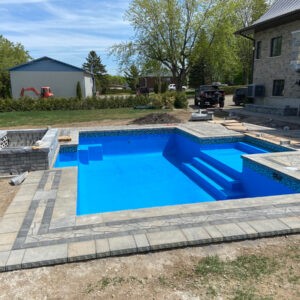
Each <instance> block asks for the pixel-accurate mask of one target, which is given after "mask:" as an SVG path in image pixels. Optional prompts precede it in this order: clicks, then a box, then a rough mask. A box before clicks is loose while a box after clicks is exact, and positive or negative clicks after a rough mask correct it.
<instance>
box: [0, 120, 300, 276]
mask: <svg viewBox="0 0 300 300" xmlns="http://www.w3.org/2000/svg"><path fill="white" fill-rule="evenodd" d="M211 125H212V127H210V125H205V126H208V127H207V128H213V129H211V130H210V134H211V136H213V134H214V131H218V132H219V133H220V135H219V136H224V132H222V131H219V130H220V128H219V127H214V126H213V124H211ZM170 126H171V125H169V127H170ZM172 126H173V125H172ZM205 126H204V127H205ZM159 127H162V126H159ZM159 127H158V126H146V127H142V128H148V129H149V128H159ZM167 127H168V126H165V127H163V128H167ZM113 128H114V129H121V128H120V127H113ZM122 128H123V127H122ZM129 128H130V129H133V127H132V126H131V127H129ZM134 128H136V127H134ZM138 128H141V127H138ZM180 128H181V129H184V130H186V131H187V132H190V133H193V134H195V132H196V131H197V130H195V128H192V127H188V126H187V125H182V126H180ZM102 129H103V128H97V130H102ZM108 129H110V130H111V129H112V127H108ZM81 130H82V129H78V130H74V132H73V133H72V134H73V135H74V136H76V134H75V131H77V134H78V131H81ZM89 130H90V131H93V130H95V128H94V129H93V128H89ZM202 130H203V128H202ZM200 131H201V130H200ZM226 133H227V135H228V136H230V135H232V132H231V131H227V130H226ZM197 135H200V136H201V135H202V136H204V134H203V133H201V132H200V133H199V132H198V133H197ZM225 135H226V134H225ZM233 135H235V136H237V135H239V136H240V134H233ZM205 136H206V137H207V133H206V135H205ZM73 142H74V141H73ZM275 154H276V155H278V153H275ZM280 154H281V156H282V155H283V154H282V153H280ZM276 155H275V156H276ZM294 155H295V156H300V152H295V154H294ZM286 156H288V157H290V153H288V155H286ZM270 157H271V159H272V156H269V155H268V159H269V158H270ZM273 158H274V156H273ZM264 159H266V158H264V157H263V156H262V155H261V156H259V157H258V160H259V162H260V163H265V162H264V161H262V160H264ZM268 159H267V163H269V164H270V165H274V164H275V165H276V159H275V161H274V160H273V161H269V160H268ZM287 171H288V172H292V174H290V175H293V174H294V173H295V172H294V171H292V170H287ZM293 172H294V173H293ZM76 179H77V168H76V167H72V168H65V169H50V170H47V171H36V172H32V173H30V174H29V176H28V178H27V179H26V181H25V182H24V183H23V184H22V186H21V187H20V190H19V192H18V194H17V195H16V197H15V198H14V199H13V201H12V203H11V204H10V206H9V207H8V209H7V211H6V213H5V215H4V216H3V217H2V218H1V223H0V271H11V270H17V269H23V268H32V267H39V266H46V265H54V264H61V263H67V262H74V261H83V260H88V259H95V258H102V257H110V256H117V255H127V254H134V253H143V252H149V251H157V250H161V249H172V248H178V247H186V246H195V245H205V244H210V243H220V242H228V241H237V240H244V239H253V238H260V237H269V236H277V235H285V234H295V233H299V232H300V201H299V200H300V194H290V195H281V196H271V197H257V198H248V199H237V200H226V201H220V202H206V203H198V204H185V205H176V206H166V207H159V208H147V209H137V210H128V211H120V212H111V213H102V214H95V215H88V216H76V212H75V211H76V184H74V182H76ZM74 203H75V206H74Z"/></svg>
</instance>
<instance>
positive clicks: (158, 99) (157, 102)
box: [150, 94, 164, 109]
mask: <svg viewBox="0 0 300 300" xmlns="http://www.w3.org/2000/svg"><path fill="white" fill-rule="evenodd" d="M150 99H151V104H152V106H153V107H154V108H157V109H159V108H163V106H164V102H163V98H162V96H161V94H155V95H152V96H151V98H150Z"/></svg>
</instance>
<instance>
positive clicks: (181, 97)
mask: <svg viewBox="0 0 300 300" xmlns="http://www.w3.org/2000/svg"><path fill="white" fill-rule="evenodd" d="M187 106H188V101H187V98H186V94H185V93H183V92H181V93H176V95H175V101H174V107H175V108H187Z"/></svg>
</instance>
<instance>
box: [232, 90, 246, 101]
mask: <svg viewBox="0 0 300 300" xmlns="http://www.w3.org/2000/svg"><path fill="white" fill-rule="evenodd" d="M247 93H248V88H246V87H244V88H238V89H236V90H235V91H234V94H233V96H232V101H233V102H234V104H235V105H241V104H242V103H243V104H245V103H246V101H247Z"/></svg>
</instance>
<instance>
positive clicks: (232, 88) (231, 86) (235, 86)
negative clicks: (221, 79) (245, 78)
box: [220, 85, 245, 95]
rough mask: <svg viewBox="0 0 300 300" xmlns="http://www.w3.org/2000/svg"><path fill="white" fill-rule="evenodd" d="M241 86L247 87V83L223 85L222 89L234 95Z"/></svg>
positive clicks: (226, 93)
mask: <svg viewBox="0 0 300 300" xmlns="http://www.w3.org/2000/svg"><path fill="white" fill-rule="evenodd" d="M241 87H245V85H230V86H221V87H220V89H221V90H224V92H225V95H232V94H233V93H234V91H235V90H236V89H238V88H241Z"/></svg>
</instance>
